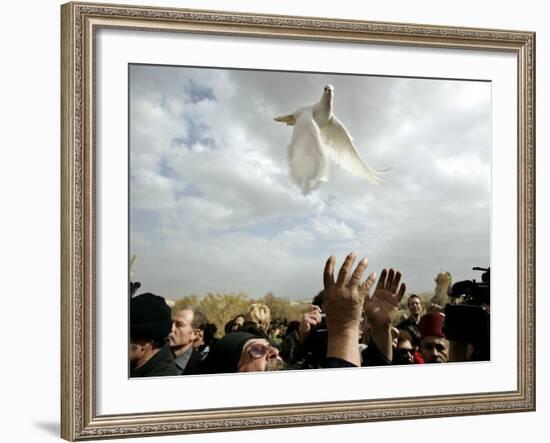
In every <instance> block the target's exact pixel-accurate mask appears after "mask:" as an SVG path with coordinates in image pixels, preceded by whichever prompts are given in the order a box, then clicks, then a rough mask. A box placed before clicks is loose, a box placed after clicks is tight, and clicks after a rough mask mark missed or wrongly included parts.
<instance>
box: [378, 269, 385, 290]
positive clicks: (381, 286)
mask: <svg viewBox="0 0 550 443" xmlns="http://www.w3.org/2000/svg"><path fill="white" fill-rule="evenodd" d="M387 275H388V270H387V269H383V270H382V272H381V273H380V278H379V279H378V284H377V285H376V289H385V288H386V277H387Z"/></svg>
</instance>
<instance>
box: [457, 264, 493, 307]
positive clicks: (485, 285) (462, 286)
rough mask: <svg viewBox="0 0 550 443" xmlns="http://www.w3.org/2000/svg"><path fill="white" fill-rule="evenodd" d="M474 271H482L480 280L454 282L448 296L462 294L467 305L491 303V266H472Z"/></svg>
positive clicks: (459, 295)
mask: <svg viewBox="0 0 550 443" xmlns="http://www.w3.org/2000/svg"><path fill="white" fill-rule="evenodd" d="M472 269H473V270H474V271H483V274H481V282H477V281H475V280H463V281H459V282H456V283H455V284H454V285H453V286H452V287H451V290H450V292H449V296H450V297H453V298H458V297H461V296H464V302H465V303H466V304H469V305H475V306H481V305H489V304H491V290H490V284H491V268H480V267H474V268H472Z"/></svg>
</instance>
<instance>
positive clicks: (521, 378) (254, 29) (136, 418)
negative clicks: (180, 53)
mask: <svg viewBox="0 0 550 443" xmlns="http://www.w3.org/2000/svg"><path fill="white" fill-rule="evenodd" d="M61 22H62V36H61V38H62V40H61V48H62V59H61V75H62V97H61V102H62V115H61V122H62V127H61V140H62V146H61V151H62V168H61V169H62V176H61V189H62V194H61V200H62V206H61V211H62V212H61V219H62V226H61V239H62V245H61V246H62V247H61V263H62V275H61V282H62V285H61V287H62V303H61V319H62V324H61V331H62V334H61V349H62V365H61V409H62V413H61V417H62V423H61V436H62V437H63V438H64V439H67V440H70V441H75V440H88V439H97V438H109V437H130V436H146V435H160V434H183V433H197V432H216V431H227V430H241V429H263V428H273V427H284V426H307V425H320V424H337V423H353V422H367V421H379V420H397V419H404V418H409V419H410V418H424V417H442V416H460V415H474V414H490V413H502V412H521V411H533V410H534V409H535V35H534V33H532V32H525V31H503V30H491V29H471V28H453V27H446V26H434V25H417V24H402V23H400V24H396V23H379V22H362V21H353V20H341V19H326V18H310V17H289V16H270V15H260V14H249V13H233V12H231V13H228V12H219V11H199V10H184V9H168V8H157V7H133V6H123V5H107V4H92V3H81V2H72V3H67V4H65V5H62V7H61ZM101 30H115V31H117V32H121V33H161V34H163V35H164V34H167V35H168V34H174V35H176V34H184V35H191V36H193V35H196V36H218V37H221V38H226V39H231V38H244V39H246V38H255V39H260V40H265V41H269V40H268V39H276V40H282V41H285V42H289V43H290V42H295V41H300V42H303V41H305V42H322V43H331V44H335V45H338V44H348V43H354V44H357V45H359V46H361V45H381V47H389V48H393V47H399V48H410V49H411V50H414V49H416V48H423V49H427V50H472V51H481V52H486V53H487V54H491V53H493V54H501V53H506V54H512V55H513V56H515V57H516V66H517V71H516V74H517V90H516V91H514V94H515V96H516V98H517V109H515V112H517V143H516V146H517V151H516V157H517V233H516V235H517V245H514V247H515V248H516V249H517V267H516V268H517V287H515V288H509V289H510V291H514V293H517V316H516V317H517V350H516V361H517V366H516V368H515V373H516V375H517V378H516V380H517V383H516V386H517V387H516V389H506V390H495V391H493V392H479V391H477V392H473V393H472V392H465V393H458V394H450V395H449V394H445V395H426V396H399V395H397V396H393V397H392V398H371V399H359V400H358V399H353V400H350V399H345V400H344V399H342V400H336V401H334V400H332V401H327V402H307V401H306V400H304V402H298V403H296V402H295V403H292V404H276V405H262V404H258V405H254V406H248V407H216V405H214V404H212V405H211V406H209V407H207V408H199V409H193V410H189V409H187V410H174V409H173V408H170V407H168V408H167V409H166V410H157V411H151V412H139V413H134V412H133V411H123V412H119V413H107V414H100V413H98V403H99V400H100V399H98V391H97V390H98V383H97V371H96V368H97V360H96V358H97V350H98V347H99V346H101V343H99V342H98V337H97V334H96V331H97V326H98V324H97V322H98V318H97V304H98V300H97V298H96V291H97V286H98V279H97V275H98V269H99V268H100V266H101V264H100V263H98V262H97V251H98V248H101V247H102V245H101V244H99V242H100V241H101V235H99V234H100V233H98V224H97V213H98V210H99V209H100V208H98V206H99V205H100V204H101V202H99V203H98V198H97V194H96V188H97V186H98V182H99V181H100V180H102V179H103V178H104V177H103V174H104V172H103V171H98V169H97V143H98V137H97V126H96V116H97V112H98V110H97V109H96V93H97V88H98V86H99V85H98V81H99V80H98V72H97V66H96V55H97V49H98V48H97V34H98V32H100V31H101ZM121 328H122V329H121V332H125V331H126V329H125V326H122V327H121Z"/></svg>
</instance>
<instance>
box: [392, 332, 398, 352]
mask: <svg viewBox="0 0 550 443" xmlns="http://www.w3.org/2000/svg"><path fill="white" fill-rule="evenodd" d="M398 338H399V329H397V328H396V327H395V326H392V327H391V345H392V347H393V348H394V349H395V348H396V347H397V339H398Z"/></svg>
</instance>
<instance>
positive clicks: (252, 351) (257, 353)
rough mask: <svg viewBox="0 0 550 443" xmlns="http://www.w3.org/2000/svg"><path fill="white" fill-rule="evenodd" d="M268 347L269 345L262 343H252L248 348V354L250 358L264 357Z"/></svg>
mask: <svg viewBox="0 0 550 443" xmlns="http://www.w3.org/2000/svg"><path fill="white" fill-rule="evenodd" d="M269 348H270V346H267V345H262V344H261V343H258V344H254V345H252V346H250V348H249V349H248V354H249V355H250V356H251V357H252V358H261V357H264V356H265V355H266V354H267V353H268V351H269Z"/></svg>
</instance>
